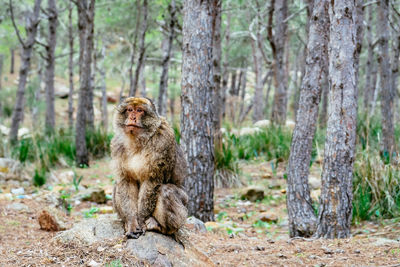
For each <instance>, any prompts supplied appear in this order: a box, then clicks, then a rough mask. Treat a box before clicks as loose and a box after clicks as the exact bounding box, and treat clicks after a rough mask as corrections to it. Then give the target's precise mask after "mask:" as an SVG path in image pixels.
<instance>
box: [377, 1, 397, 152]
mask: <svg viewBox="0 0 400 267" xmlns="http://www.w3.org/2000/svg"><path fill="white" fill-rule="evenodd" d="M378 6H379V7H378V18H379V19H378V32H379V34H380V37H379V47H380V54H379V58H378V62H379V71H380V76H381V79H380V81H381V83H380V85H381V86H380V87H381V112H382V147H381V150H382V152H383V153H388V155H389V157H390V156H391V154H392V151H393V150H394V148H395V147H394V146H395V141H394V126H393V97H394V95H393V88H392V75H391V69H390V56H389V0H379V2H378Z"/></svg>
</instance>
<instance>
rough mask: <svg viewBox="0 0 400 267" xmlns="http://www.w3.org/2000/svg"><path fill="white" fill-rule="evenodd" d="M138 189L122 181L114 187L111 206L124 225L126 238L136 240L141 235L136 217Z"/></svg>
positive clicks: (135, 184) (136, 186) (133, 183)
mask: <svg viewBox="0 0 400 267" xmlns="http://www.w3.org/2000/svg"><path fill="white" fill-rule="evenodd" d="M138 195H139V189H138V185H137V183H135V182H128V181H125V180H122V181H120V182H118V184H116V185H115V187H114V195H113V206H114V209H115V210H116V211H117V213H118V215H119V216H120V217H121V219H122V221H123V222H124V224H125V231H126V235H127V237H128V238H138V237H139V236H140V235H141V234H143V231H142V228H141V227H139V224H138V221H137V217H138V213H137V207H138Z"/></svg>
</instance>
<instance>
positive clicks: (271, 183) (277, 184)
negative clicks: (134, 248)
mask: <svg viewBox="0 0 400 267" xmlns="http://www.w3.org/2000/svg"><path fill="white" fill-rule="evenodd" d="M268 188H269V189H276V190H278V189H281V184H280V182H279V181H277V180H270V181H269V184H268Z"/></svg>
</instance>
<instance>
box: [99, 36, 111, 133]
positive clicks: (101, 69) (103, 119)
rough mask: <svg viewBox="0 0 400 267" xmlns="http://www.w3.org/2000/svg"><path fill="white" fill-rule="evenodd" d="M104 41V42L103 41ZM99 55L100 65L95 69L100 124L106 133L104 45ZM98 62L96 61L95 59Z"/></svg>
mask: <svg viewBox="0 0 400 267" xmlns="http://www.w3.org/2000/svg"><path fill="white" fill-rule="evenodd" d="M103 43H104V42H103ZM100 53H101V56H100V62H99V63H100V64H99V65H100V66H99V67H98V68H97V71H98V72H99V74H100V88H101V126H102V127H103V130H104V132H105V133H107V128H108V111H107V86H106V69H105V66H104V59H105V54H106V49H105V47H104V44H103V47H102V48H101V52H100ZM97 62H98V61H97Z"/></svg>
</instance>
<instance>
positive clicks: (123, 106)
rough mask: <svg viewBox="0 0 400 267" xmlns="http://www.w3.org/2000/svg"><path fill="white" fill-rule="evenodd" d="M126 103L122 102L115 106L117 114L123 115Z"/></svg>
mask: <svg viewBox="0 0 400 267" xmlns="http://www.w3.org/2000/svg"><path fill="white" fill-rule="evenodd" d="M126 106H127V103H126V102H122V103H121V104H119V105H118V106H117V111H118V113H123V112H124V111H125V109H126Z"/></svg>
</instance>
